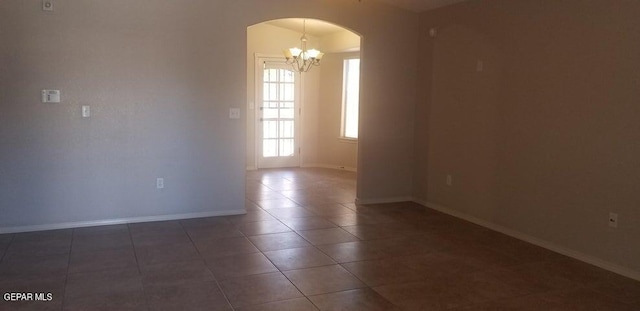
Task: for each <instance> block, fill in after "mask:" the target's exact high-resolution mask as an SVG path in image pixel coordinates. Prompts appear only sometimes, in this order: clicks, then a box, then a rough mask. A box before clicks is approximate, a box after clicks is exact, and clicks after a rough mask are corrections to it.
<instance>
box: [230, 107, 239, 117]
mask: <svg viewBox="0 0 640 311" xmlns="http://www.w3.org/2000/svg"><path fill="white" fill-rule="evenodd" d="M229 119H240V108H230V109H229Z"/></svg>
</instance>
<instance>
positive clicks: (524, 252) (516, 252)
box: [475, 231, 566, 263]
mask: <svg viewBox="0 0 640 311" xmlns="http://www.w3.org/2000/svg"><path fill="white" fill-rule="evenodd" d="M475 243H476V244H477V245H482V246H484V247H486V248H489V249H492V250H494V251H496V252H500V253H503V254H506V255H508V256H510V257H513V258H515V259H518V260H519V261H520V262H522V263H529V262H538V261H549V260H562V259H566V257H565V256H564V255H561V254H558V253H555V252H552V251H550V250H547V249H544V248H542V247H539V246H536V245H533V244H529V243H527V242H524V241H521V240H518V239H516V238H512V237H510V236H506V235H504V234H501V233H498V232H495V231H486V232H483V233H482V234H480V235H479V236H477V237H476V239H475Z"/></svg>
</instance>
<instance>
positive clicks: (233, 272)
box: [207, 253, 278, 280]
mask: <svg viewBox="0 0 640 311" xmlns="http://www.w3.org/2000/svg"><path fill="white" fill-rule="evenodd" d="M207 265H208V266H209V269H210V270H211V272H213V275H214V276H215V277H216V279H217V280H225V279H229V278H235V277H240V276H246V275H254V274H264V273H269V272H277V271H278V269H276V267H275V266H274V265H273V264H272V263H271V261H269V259H267V257H265V256H264V255H263V254H262V253H255V254H241V255H235V256H227V257H220V258H214V259H211V260H208V261H207Z"/></svg>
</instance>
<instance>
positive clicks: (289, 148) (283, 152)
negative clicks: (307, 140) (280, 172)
mask: <svg viewBox="0 0 640 311" xmlns="http://www.w3.org/2000/svg"><path fill="white" fill-rule="evenodd" d="M280 156H281V157H291V156H293V139H280Z"/></svg>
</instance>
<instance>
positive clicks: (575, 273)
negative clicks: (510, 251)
mask: <svg viewBox="0 0 640 311" xmlns="http://www.w3.org/2000/svg"><path fill="white" fill-rule="evenodd" d="M505 269H507V270H510V271H513V272H514V273H516V274H517V275H518V276H519V277H520V278H522V279H523V280H526V281H527V282H529V283H532V284H539V285H540V286H545V287H547V288H550V289H557V290H561V289H566V288H575V287H577V286H580V285H586V284H595V283H597V282H598V281H600V280H606V276H605V275H606V274H605V273H607V272H604V271H603V270H602V271H600V270H599V269H597V268H595V267H592V266H588V265H586V264H583V263H578V262H575V263H574V261H548V262H536V263H530V264H524V265H518V266H513V267H508V268H505ZM598 275H600V276H601V277H598Z"/></svg>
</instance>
